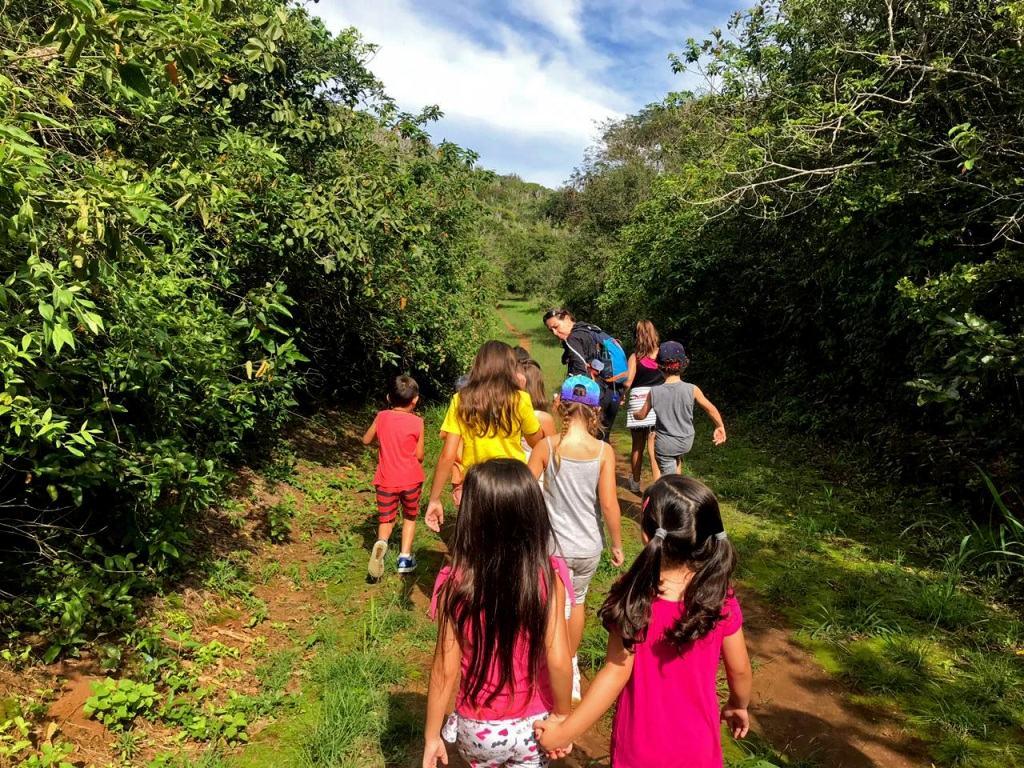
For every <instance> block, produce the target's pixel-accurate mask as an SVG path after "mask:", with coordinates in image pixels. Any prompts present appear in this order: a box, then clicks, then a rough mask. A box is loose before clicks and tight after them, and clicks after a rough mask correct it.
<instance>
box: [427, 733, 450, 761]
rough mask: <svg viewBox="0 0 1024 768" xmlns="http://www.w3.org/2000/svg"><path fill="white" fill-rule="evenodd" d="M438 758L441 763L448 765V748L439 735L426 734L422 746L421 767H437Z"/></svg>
mask: <svg viewBox="0 0 1024 768" xmlns="http://www.w3.org/2000/svg"><path fill="white" fill-rule="evenodd" d="M438 760H440V761H441V765H448V750H447V749H445V746H444V741H443V740H442V739H441V736H440V735H437V736H428V737H427V741H426V744H425V745H424V747H423V768H437V762H438Z"/></svg>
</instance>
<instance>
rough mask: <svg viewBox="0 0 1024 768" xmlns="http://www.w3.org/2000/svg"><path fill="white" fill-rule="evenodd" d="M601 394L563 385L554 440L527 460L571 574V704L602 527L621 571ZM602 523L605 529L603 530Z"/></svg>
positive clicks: (583, 379) (583, 382) (586, 384)
mask: <svg viewBox="0 0 1024 768" xmlns="http://www.w3.org/2000/svg"><path fill="white" fill-rule="evenodd" d="M600 402H601V389H600V386H599V385H598V384H597V382H595V381H594V380H593V379H591V378H589V377H587V376H570V377H569V378H568V379H566V380H565V382H564V383H563V384H562V388H561V392H560V395H559V398H558V415H559V418H560V419H561V422H562V431H561V434H559V435H554V436H551V437H547V438H545V439H544V440H542V441H541V442H539V443H538V444H537V445H536V447H534V449H533V453H532V454H531V455H530V470H531V471H532V472H533V475H534V477H537V478H538V479H540V478H543V480H544V501H545V503H546V504H547V508H548V515H549V516H550V517H551V528H552V529H553V530H554V532H555V542H556V544H557V547H558V553H559V554H560V555H561V556H562V557H563V558H564V559H565V563H566V565H568V566H569V572H570V573H571V574H572V583H573V600H572V610H571V611H570V613H569V647H570V650H571V651H572V654H573V698H574V699H578V698H579V692H580V677H579V667H578V664H577V663H576V650H577V649H578V648H579V645H580V642H581V641H582V639H583V623H584V609H583V604H584V601H585V600H586V597H587V589H588V587H589V586H590V580H591V579H592V578H593V577H594V573H595V572H596V571H597V566H598V564H599V563H600V562H601V552H602V550H603V549H604V543H605V539H604V525H607V527H608V535H609V538H610V539H611V561H612V564H613V565H615V566H616V567H617V566H620V565H622V562H623V559H624V555H623V553H622V533H621V527H620V510H619V499H618V496H617V494H616V490H615V451H614V450H613V449H612V447H611V446H610V445H609V444H608V443H606V442H603V441H602V440H600V439H599V437H598V436H599V435H600V434H601V411H600ZM602 518H603V520H604V525H602Z"/></svg>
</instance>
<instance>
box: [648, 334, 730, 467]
mask: <svg viewBox="0 0 1024 768" xmlns="http://www.w3.org/2000/svg"><path fill="white" fill-rule="evenodd" d="M689 364H690V360H689V358H688V357H687V356H686V350H685V349H683V345H682V344H680V343H679V342H678V341H666V342H664V343H662V345H661V346H660V347H658V368H660V369H661V372H662V373H663V374H665V383H664V384H658V385H657V386H654V387H651V391H650V392H649V393H648V394H647V401H646V402H645V403H644V404H643V406H641V408H640V410H639V411H637V412H636V414H635V418H637V419H640V420H642V419H644V418H645V417H646V416H647V414H648V413H649V412H650V410H651V409H652V408H653V409H654V412H655V413H657V414H658V417H657V419H658V420H657V423H656V424H655V426H654V456H655V458H656V459H657V461H658V468H659V469H660V470H661V473H662V474H663V475H674V474H679V473H680V472H681V471H682V463H683V457H684V456H686V454H687V453H689V452H690V448H691V447H693V435H694V429H693V404H694V403H697V405H699V406H700V407H701V408H703V409H704V410H705V411H706V412H707V414H708V416H710V417H711V420H712V421H713V422H715V433H714V436H713V438H712V439H713V440H714V442H715V445H721V444H722V443H724V442H725V439H726V437H725V422H723V421H722V414H720V413H719V412H718V409H717V408H716V407H715V405H714V403H712V402H711V401H710V400H708V399H707V398H706V397H704V393H703V392H701V391H700V387H698V386H696V385H694V384H691V383H690V382H688V381H683V379H682V375H683V371H685V370H686V366H687V365H689Z"/></svg>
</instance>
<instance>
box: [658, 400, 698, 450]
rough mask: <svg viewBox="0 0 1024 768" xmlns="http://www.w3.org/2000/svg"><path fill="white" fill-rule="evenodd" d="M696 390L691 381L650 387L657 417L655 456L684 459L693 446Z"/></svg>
mask: <svg viewBox="0 0 1024 768" xmlns="http://www.w3.org/2000/svg"><path fill="white" fill-rule="evenodd" d="M693 390H694V386H693V384H691V383H690V382H688V381H676V382H673V383H671V384H659V385H658V386H656V387H651V407H653V408H654V412H655V413H656V414H658V421H657V423H656V424H655V425H654V451H655V453H658V454H660V455H661V456H682V455H683V454H684V453H688V452H689V450H690V448H692V447H693Z"/></svg>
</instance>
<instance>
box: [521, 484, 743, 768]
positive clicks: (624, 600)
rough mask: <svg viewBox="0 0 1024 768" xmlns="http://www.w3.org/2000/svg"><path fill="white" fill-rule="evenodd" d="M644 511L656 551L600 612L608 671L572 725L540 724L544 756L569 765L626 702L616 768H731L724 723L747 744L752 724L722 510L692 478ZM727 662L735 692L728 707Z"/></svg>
mask: <svg viewBox="0 0 1024 768" xmlns="http://www.w3.org/2000/svg"><path fill="white" fill-rule="evenodd" d="M641 509H642V513H641V515H642V520H641V527H642V529H643V534H644V541H645V544H646V545H645V547H644V549H643V551H642V552H641V553H640V555H639V556H638V557H637V559H636V562H634V563H633V566H632V567H631V568H630V569H629V572H628V573H626V574H625V575H624V576H623V577H622V578H621V579H619V581H618V582H616V583H615V585H614V586H613V587H612V589H611V591H610V592H609V594H608V599H607V600H606V601H605V604H604V606H603V607H602V608H601V612H600V615H601V620H602V621H603V622H604V625H605V627H606V628H607V629H608V656H607V659H606V661H605V665H604V667H603V668H602V669H601V671H600V672H599V673H598V674H597V677H595V678H594V682H593V683H592V684H591V686H590V689H589V690H588V691H587V695H586V696H584V697H583V702H582V703H581V704H580V706H579V707H578V708H577V709H576V711H575V712H573V714H572V715H571V716H570V717H569V718H568V719H567V720H565V721H564V722H563V723H561V724H554V723H551V722H537V723H535V726H536V728H537V730H538V731H539V732H540V734H541V735H540V742H541V746H542V747H543V748H544V749H546V750H548V751H549V752H550V753H551V754H552V756H556V757H560V756H562V755H564V754H565V752H566V750H567V749H568V748H569V747H570V745H571V743H572V741H573V740H575V739H576V738H578V737H579V736H580V734H582V733H583V732H584V731H585V730H587V729H588V728H590V727H591V726H592V725H593V724H594V723H596V722H597V720H598V719H599V718H600V717H601V715H603V714H604V713H605V712H606V711H607V710H608V708H609V707H611V705H612V704H613V703H614V702H615V701H616V699H617V700H618V706H617V708H616V712H615V721H614V725H613V727H612V744H611V757H612V766H614V768H683V767H684V766H685V768H721V766H722V745H721V741H720V739H721V736H720V732H721V728H720V726H719V722H720V721H721V720H724V721H725V722H726V723H727V725H728V727H729V730H730V731H731V732H732V734H733V736H734V737H736V738H742V737H743V736H745V735H746V734H747V730H748V728H749V726H750V720H749V717H748V715H747V706H748V704H749V701H750V687H751V670H750V659H749V658H748V656H747V647H746V643H745V642H744V640H743V629H742V624H743V614H742V613H741V612H740V606H739V603H738V602H737V601H736V597H735V595H734V594H733V592H732V589H731V588H730V586H729V577H730V576H731V575H732V572H733V568H734V567H735V565H736V553H735V550H734V549H733V547H732V544H731V543H730V542H729V540H728V538H726V535H725V530H724V528H723V526H722V517H721V514H720V513H719V510H718V500H717V499H716V498H715V496H714V494H713V493H712V492H711V491H710V490H709V489H708V488H707V487H706V486H705V485H704V484H702V483H700V482H699V481H697V480H694V479H693V478H690V477H684V476H682V475H665V476H662V478H661V479H660V480H658V481H657V482H655V483H653V484H652V485H651V486H650V487H649V488H648V489H647V492H646V493H645V494H644V498H643V502H642V507H641ZM720 658H721V659H722V660H724V662H725V672H726V677H727V678H728V682H729V699H728V701H727V702H726V703H725V705H724V706H722V707H721V708H719V702H718V696H717V694H716V690H715V676H716V673H717V671H718V661H719V659H720Z"/></svg>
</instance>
